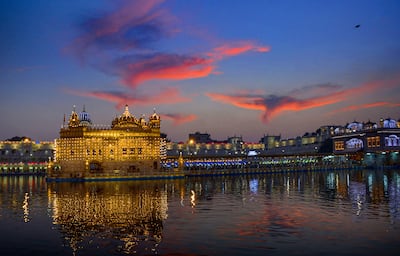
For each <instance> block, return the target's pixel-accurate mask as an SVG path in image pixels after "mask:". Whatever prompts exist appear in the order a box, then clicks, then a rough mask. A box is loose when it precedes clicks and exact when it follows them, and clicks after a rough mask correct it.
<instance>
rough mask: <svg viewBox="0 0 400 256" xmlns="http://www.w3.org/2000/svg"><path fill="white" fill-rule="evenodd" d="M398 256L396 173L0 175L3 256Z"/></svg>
mask: <svg viewBox="0 0 400 256" xmlns="http://www.w3.org/2000/svg"><path fill="white" fill-rule="evenodd" d="M126 254H136V255H156V254H159V255H222V254H225V255H378V254H379V255H399V254H400V171H398V170H394V171H393V170H392V171H382V170H379V171H378V170H364V171H333V172H329V171H326V172H301V173H280V174H264V175H253V176H225V177H204V178H187V179H181V180H167V181H124V182H88V183H46V182H45V180H44V178H42V177H15V176H8V177H0V255H126Z"/></svg>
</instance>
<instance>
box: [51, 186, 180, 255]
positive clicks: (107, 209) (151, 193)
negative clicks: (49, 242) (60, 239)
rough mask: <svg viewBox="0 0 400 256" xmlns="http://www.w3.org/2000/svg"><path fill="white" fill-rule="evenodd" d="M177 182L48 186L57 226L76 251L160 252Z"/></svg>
mask: <svg viewBox="0 0 400 256" xmlns="http://www.w3.org/2000/svg"><path fill="white" fill-rule="evenodd" d="M175 186H176V184H174V183H169V184H165V183H157V182H117V183H100V182H99V183H97V182H96V183H58V184H54V183H53V184H49V187H48V197H49V204H50V207H51V209H52V216H51V217H52V218H53V223H54V224H55V225H57V226H58V227H59V229H60V231H61V232H62V233H63V234H64V237H65V239H66V243H68V246H70V247H71V248H72V249H73V252H75V253H76V252H77V251H79V250H82V251H83V252H85V253H88V252H91V251H93V250H96V249H97V248H103V249H104V247H106V248H108V250H110V251H113V250H115V248H117V249H116V252H118V251H120V252H123V253H128V254H130V253H139V254H142V253H145V252H146V253H150V252H156V251H157V246H158V245H159V243H160V242H161V241H162V232H163V221H164V220H165V219H166V218H167V217H168V215H167V209H168V205H167V193H168V191H169V190H174V189H175Z"/></svg>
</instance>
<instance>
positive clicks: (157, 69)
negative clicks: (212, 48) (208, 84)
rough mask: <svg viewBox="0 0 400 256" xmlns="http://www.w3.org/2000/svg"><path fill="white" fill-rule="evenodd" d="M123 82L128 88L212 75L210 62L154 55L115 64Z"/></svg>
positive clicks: (202, 59)
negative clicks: (160, 80)
mask: <svg viewBox="0 0 400 256" xmlns="http://www.w3.org/2000/svg"><path fill="white" fill-rule="evenodd" d="M117 65H118V66H119V69H120V70H122V77H123V81H124V83H125V84H126V85H128V86H130V87H136V86H138V85H139V84H141V83H143V82H145V81H148V80H155V79H166V80H184V79H193V78H200V77H206V76H208V75H210V74H211V73H213V70H214V66H213V65H212V61H211V60H208V59H204V58H201V57H192V56H185V55H177V54H155V55H153V56H149V57H147V58H146V59H144V60H129V59H127V58H125V59H123V60H121V61H119V63H118V64H117Z"/></svg>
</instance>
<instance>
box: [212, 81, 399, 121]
mask: <svg viewBox="0 0 400 256" xmlns="http://www.w3.org/2000/svg"><path fill="white" fill-rule="evenodd" d="M399 81H400V80H399V79H392V80H385V81H374V82H370V83H365V84H362V85H360V86H357V87H354V88H349V89H342V90H338V89H339V88H340V87H339V86H332V85H329V84H327V85H317V86H314V87H310V86H309V87H306V88H305V90H308V91H309V92H310V95H314V96H313V97H310V98H305V99H300V98H297V97H295V96H294V95H295V94H296V93H295V92H296V91H299V90H295V91H294V92H291V93H289V94H288V95H283V96H281V95H266V96H265V95H261V94H251V93H246V92H243V91H242V92H240V93H237V94H233V95H226V94H218V93H206V95H207V96H208V97H209V98H211V99H212V100H214V101H217V102H221V103H225V104H231V105H233V106H236V107H239V108H244V109H251V110H258V111H262V112H263V113H262V116H261V117H262V121H263V122H265V123H268V121H269V120H270V119H271V118H273V117H275V116H277V115H279V114H280V113H282V112H285V111H302V110H306V109H312V108H318V107H323V106H326V105H331V104H335V103H338V102H343V101H345V100H347V99H349V98H352V97H354V96H359V95H361V94H370V93H373V92H375V91H377V90H383V89H388V88H392V87H394V86H397V85H398V83H399ZM322 89H323V90H322ZM333 89H335V90H336V91H333ZM313 90H317V92H316V93H315V92H314V93H313V92H312V91H313ZM300 91H301V90H300ZM322 92H324V93H325V94H323V93H322ZM384 104H386V105H387V104H388V103H382V102H380V103H374V104H365V105H363V106H360V108H361V107H377V106H381V105H384ZM398 105H399V104H392V105H391V106H398ZM353 108H356V107H353Z"/></svg>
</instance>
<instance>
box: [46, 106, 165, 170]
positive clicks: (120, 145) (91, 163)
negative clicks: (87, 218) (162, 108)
mask: <svg viewBox="0 0 400 256" xmlns="http://www.w3.org/2000/svg"><path fill="white" fill-rule="evenodd" d="M160 121H161V120H160V117H159V115H157V114H156V112H155V111H154V113H153V114H152V115H150V117H149V119H148V120H145V118H144V116H142V117H140V118H136V117H135V116H133V115H132V114H131V113H130V112H129V109H128V106H127V105H126V106H125V110H124V112H123V113H122V114H121V115H120V116H117V117H115V118H114V120H112V122H111V125H110V126H99V125H94V124H93V123H92V120H91V118H90V115H89V113H87V112H86V111H85V109H83V111H82V112H81V113H79V114H78V113H77V112H76V111H75V107H74V109H73V110H72V113H71V115H70V117H69V120H68V124H63V126H62V127H61V130H60V138H58V139H56V141H55V154H54V163H53V167H52V168H51V171H50V172H49V175H48V176H49V177H56V178H58V177H60V178H85V177H108V176H113V175H114V176H115V175H117V176H129V175H133V174H138V173H151V172H152V171H157V170H159V168H160Z"/></svg>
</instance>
